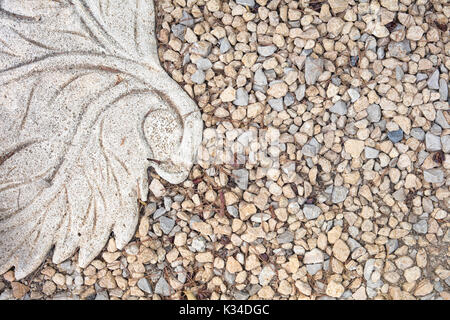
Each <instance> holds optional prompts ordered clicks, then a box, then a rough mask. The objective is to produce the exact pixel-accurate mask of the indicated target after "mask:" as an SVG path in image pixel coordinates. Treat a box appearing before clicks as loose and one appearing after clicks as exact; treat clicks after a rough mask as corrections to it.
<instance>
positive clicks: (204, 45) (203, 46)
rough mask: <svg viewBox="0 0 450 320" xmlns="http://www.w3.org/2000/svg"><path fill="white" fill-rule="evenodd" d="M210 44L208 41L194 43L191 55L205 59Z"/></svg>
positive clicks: (210, 46)
mask: <svg viewBox="0 0 450 320" xmlns="http://www.w3.org/2000/svg"><path fill="white" fill-rule="evenodd" d="M211 48H212V44H211V43H210V42H208V41H198V42H195V43H194V44H193V45H192V47H191V53H194V54H198V55H199V56H202V57H207V56H208V55H209V54H210V53H211Z"/></svg>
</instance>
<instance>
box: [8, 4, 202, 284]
mask: <svg viewBox="0 0 450 320" xmlns="http://www.w3.org/2000/svg"><path fill="white" fill-rule="evenodd" d="M156 46H157V44H156V38H155V13H154V6H153V1H150V0H127V1H107V0H95V1H94V0H85V1H79V0H71V1H66V0H60V1H48V0H30V1H24V0H22V1H21V0H16V1H14V0H6V1H0V128H1V129H0V273H4V272H5V271H7V270H8V269H10V268H11V267H15V274H16V278H17V279H21V278H23V277H25V276H26V275H28V274H29V273H30V272H32V271H33V270H34V269H36V268H37V267H38V266H39V265H40V263H41V262H42V261H43V260H44V258H45V256H46V254H47V253H48V252H49V250H50V249H51V248H52V247H54V253H53V261H54V262H55V263H60V262H62V261H64V260H65V259H67V258H69V257H70V256H71V255H72V254H73V253H75V251H76V250H77V249H79V258H78V263H79V265H80V266H81V267H84V266H86V265H88V264H89V262H90V261H91V260H92V259H94V258H95V257H96V256H97V255H98V253H99V252H100V250H101V249H102V248H103V247H104V245H105V242H106V241H107V239H108V237H109V235H110V234H111V232H113V233H114V237H115V239H116V243H117V247H118V248H122V247H124V245H126V244H127V242H128V241H129V240H130V239H131V237H132V236H133V234H134V232H135V229H136V224H137V221H138V215H139V214H138V198H139V199H141V200H143V201H145V200H146V197H147V190H148V184H147V172H146V169H147V167H148V166H153V167H154V168H155V170H156V172H157V173H158V174H159V175H160V176H161V177H162V178H164V179H166V180H167V181H168V182H170V183H174V184H177V183H180V182H182V181H183V180H185V179H186V177H187V176H188V173H189V170H190V168H191V166H192V164H193V161H194V158H195V154H196V150H197V147H198V145H199V144H200V143H201V136H202V128H203V124H202V121H201V116H200V112H199V110H198V107H197V105H196V104H195V103H194V101H193V100H192V99H190V98H189V96H188V95H187V94H186V93H185V92H184V91H183V90H182V89H181V88H180V87H179V86H178V84H176V83H175V82H174V81H173V80H172V79H171V78H170V77H169V76H168V75H167V74H166V73H165V71H164V70H163V69H162V67H161V66H160V64H159V61H158V57H157V50H156V49H157V48H156ZM149 158H150V159H154V160H156V161H149V160H147V159H149Z"/></svg>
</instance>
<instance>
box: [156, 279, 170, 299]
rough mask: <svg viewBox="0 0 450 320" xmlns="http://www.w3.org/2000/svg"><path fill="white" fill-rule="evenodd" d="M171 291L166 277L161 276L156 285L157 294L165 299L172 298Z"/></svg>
mask: <svg viewBox="0 0 450 320" xmlns="http://www.w3.org/2000/svg"><path fill="white" fill-rule="evenodd" d="M171 289H172V288H171V287H170V286H169V284H168V283H167V281H166V279H164V277H162V276H161V277H160V278H159V280H158V282H157V283H156V286H155V293H156V294H159V295H161V296H164V297H168V296H170V292H171Z"/></svg>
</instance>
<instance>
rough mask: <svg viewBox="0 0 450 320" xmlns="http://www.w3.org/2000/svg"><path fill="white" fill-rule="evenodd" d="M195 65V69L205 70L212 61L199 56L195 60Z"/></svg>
mask: <svg viewBox="0 0 450 320" xmlns="http://www.w3.org/2000/svg"><path fill="white" fill-rule="evenodd" d="M195 65H196V66H197V69H199V70H203V71H206V70H208V69H211V67H212V63H211V61H209V59H207V58H200V59H198V60H197V61H195Z"/></svg>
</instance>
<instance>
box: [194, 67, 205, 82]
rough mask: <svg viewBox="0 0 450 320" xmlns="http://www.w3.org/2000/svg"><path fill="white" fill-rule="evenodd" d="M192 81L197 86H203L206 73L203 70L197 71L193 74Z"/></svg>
mask: <svg viewBox="0 0 450 320" xmlns="http://www.w3.org/2000/svg"><path fill="white" fill-rule="evenodd" d="M191 80H192V82H194V83H196V84H202V83H203V82H205V73H204V72H203V71H202V70H197V71H195V72H194V73H193V74H192V76H191Z"/></svg>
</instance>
